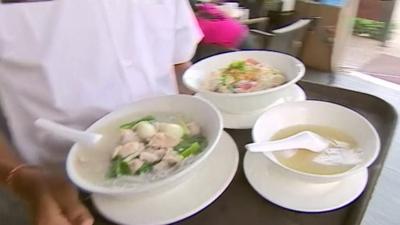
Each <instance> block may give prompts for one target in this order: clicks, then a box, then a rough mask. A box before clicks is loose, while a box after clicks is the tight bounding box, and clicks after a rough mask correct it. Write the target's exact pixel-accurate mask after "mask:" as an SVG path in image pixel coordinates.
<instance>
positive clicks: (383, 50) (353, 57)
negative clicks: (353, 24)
mask: <svg viewBox="0 0 400 225" xmlns="http://www.w3.org/2000/svg"><path fill="white" fill-rule="evenodd" d="M392 22H393V23H394V25H395V29H394V31H393V34H392V35H391V39H390V40H388V41H387V42H386V46H382V43H381V42H379V41H376V40H372V39H368V38H363V37H357V36H352V37H351V38H350V40H349V41H348V42H347V45H346V48H345V53H344V57H343V59H342V61H341V62H339V68H338V70H339V71H344V72H351V71H358V70H360V69H361V68H362V67H363V66H364V65H366V64H367V63H368V62H369V61H371V60H372V59H374V58H376V57H377V56H379V55H380V54H387V55H391V56H395V57H400V1H399V3H398V4H397V5H396V7H395V10H394V13H393V17H392ZM398 68H399V76H398V79H397V78H396V79H395V81H397V80H398V82H396V83H398V84H400V65H398Z"/></svg>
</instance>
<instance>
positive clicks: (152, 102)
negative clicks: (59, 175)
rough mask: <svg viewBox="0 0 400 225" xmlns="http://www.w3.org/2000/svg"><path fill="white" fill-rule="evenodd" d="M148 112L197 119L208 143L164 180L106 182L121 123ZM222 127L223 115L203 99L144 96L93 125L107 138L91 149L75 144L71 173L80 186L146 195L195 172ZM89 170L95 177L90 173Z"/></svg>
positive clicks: (69, 161) (102, 191)
mask: <svg viewBox="0 0 400 225" xmlns="http://www.w3.org/2000/svg"><path fill="white" fill-rule="evenodd" d="M147 115H153V116H155V117H156V118H157V116H174V115H179V116H183V117H184V118H187V119H190V120H192V121H195V122H197V123H198V124H199V125H200V126H201V129H202V134H203V135H204V136H205V137H206V138H207V141H208V146H207V147H206V149H204V150H203V153H202V154H201V155H199V156H198V158H197V159H196V160H195V161H194V162H193V163H191V164H189V165H187V166H185V167H184V169H183V170H181V171H179V172H177V173H175V174H173V175H170V176H168V177H166V178H164V179H161V180H158V181H153V182H151V183H141V184H139V185H137V186H135V187H129V188H128V187H121V188H116V187H113V188H110V186H107V185H104V182H103V181H104V180H105V174H106V171H107V169H108V165H109V161H110V154H111V152H112V149H113V148H114V147H115V146H116V145H117V143H118V141H119V126H120V125H121V124H123V123H126V122H129V121H132V120H136V119H138V118H141V117H143V116H147ZM222 129H223V126H222V118H221V116H220V114H219V112H218V110H217V109H216V108H215V107H214V106H212V105H211V104H209V103H208V102H207V101H204V100H201V99H200V98H197V97H193V96H188V95H170V96H162V97H155V98H148V99H143V100H140V101H137V102H134V103H132V104H130V105H128V106H126V107H123V108H121V109H119V110H116V111H114V112H112V113H110V114H108V115H106V116H104V117H103V118H101V119H100V120H98V121H97V122H95V123H94V124H93V125H91V126H90V127H89V128H88V129H87V131H90V132H95V133H99V134H102V135H103V138H102V139H101V140H100V142H99V143H97V144H96V146H95V147H94V148H93V147H91V148H87V147H85V146H83V145H81V144H75V145H73V146H72V148H71V150H70V152H69V154H68V158H67V173H68V176H69V177H70V179H71V180H72V182H73V183H75V184H76V185H77V186H79V187H80V188H82V189H84V190H86V191H88V192H92V193H100V194H107V195H113V196H118V195H119V196H125V195H127V194H130V195H133V194H139V193H140V194H143V193H145V192H149V191H151V190H154V189H156V188H167V187H172V186H174V185H178V184H179V182H181V181H182V180H184V179H189V178H190V175H191V174H192V173H193V171H195V170H196V169H199V168H200V167H201V163H202V162H203V161H204V160H206V159H207V157H208V156H209V155H210V153H211V152H212V151H213V150H214V148H215V146H216V144H217V142H218V141H219V139H220V136H221V134H222ZM89 173H90V174H93V175H94V176H93V177H92V176H90V177H89V176H87V174H89ZM205 185H206V184H205Z"/></svg>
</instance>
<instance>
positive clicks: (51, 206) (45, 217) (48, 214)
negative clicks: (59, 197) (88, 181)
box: [34, 195, 72, 225]
mask: <svg viewBox="0 0 400 225" xmlns="http://www.w3.org/2000/svg"><path fill="white" fill-rule="evenodd" d="M34 224H35V225H55V224H57V225H72V224H71V223H70V222H69V221H68V219H67V218H66V217H65V216H64V215H63V214H62V212H61V209H60V207H59V206H58V204H57V203H56V202H55V201H54V199H53V198H52V197H51V196H47V195H44V196H42V197H41V199H40V202H38V204H37V207H36V210H35V217H34Z"/></svg>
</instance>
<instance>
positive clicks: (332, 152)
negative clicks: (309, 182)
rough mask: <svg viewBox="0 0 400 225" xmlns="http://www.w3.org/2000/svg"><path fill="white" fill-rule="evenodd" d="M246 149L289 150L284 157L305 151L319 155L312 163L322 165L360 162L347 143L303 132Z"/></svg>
mask: <svg viewBox="0 0 400 225" xmlns="http://www.w3.org/2000/svg"><path fill="white" fill-rule="evenodd" d="M246 149H247V150H249V151H251V152H273V151H281V150H290V151H287V152H286V157H291V156H293V154H295V151H293V150H295V149H307V150H309V151H313V152H317V153H321V154H319V155H318V156H316V157H315V158H314V159H313V162H316V163H319V164H324V165H356V164H357V163H359V162H361V161H362V152H361V151H359V150H356V149H351V146H350V145H349V144H348V143H346V142H341V141H336V140H328V139H326V138H324V137H321V136H320V135H318V134H316V133H313V132H311V131H303V132H300V133H297V134H295V135H293V136H290V137H287V138H284V139H280V140H276V141H264V142H259V143H251V144H247V145H246ZM344 150H345V151H344Z"/></svg>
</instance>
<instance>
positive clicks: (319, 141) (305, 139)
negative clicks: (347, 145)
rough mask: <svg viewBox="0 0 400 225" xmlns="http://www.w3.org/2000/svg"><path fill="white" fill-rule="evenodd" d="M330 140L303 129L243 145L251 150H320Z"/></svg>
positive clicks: (326, 145)
mask: <svg viewBox="0 0 400 225" xmlns="http://www.w3.org/2000/svg"><path fill="white" fill-rule="evenodd" d="M331 144H332V142H331V141H330V140H327V139H325V138H323V137H321V136H320V135H318V134H316V133H313V132H311V131H303V132H300V133H297V134H295V135H293V136H290V137H287V138H284V139H280V140H276V141H263V142H258V143H251V144H247V145H246V146H245V147H246V149H247V150H249V151H251V152H272V151H281V150H289V149H299V148H301V149H308V150H310V151H313V152H322V151H324V150H325V149H327V148H328V147H329V146H330V145H331Z"/></svg>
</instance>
